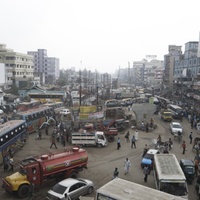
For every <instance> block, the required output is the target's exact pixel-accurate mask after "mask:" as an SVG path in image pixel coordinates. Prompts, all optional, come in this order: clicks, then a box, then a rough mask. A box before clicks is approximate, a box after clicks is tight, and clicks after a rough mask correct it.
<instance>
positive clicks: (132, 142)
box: [131, 135, 136, 148]
mask: <svg viewBox="0 0 200 200" xmlns="http://www.w3.org/2000/svg"><path fill="white" fill-rule="evenodd" d="M135 141H136V139H135V136H134V135H133V137H132V139H131V148H133V145H134V147H135V148H136V144H135Z"/></svg>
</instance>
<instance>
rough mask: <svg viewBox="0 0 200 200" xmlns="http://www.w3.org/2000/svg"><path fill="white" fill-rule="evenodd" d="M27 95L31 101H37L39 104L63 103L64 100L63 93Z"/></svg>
mask: <svg viewBox="0 0 200 200" xmlns="http://www.w3.org/2000/svg"><path fill="white" fill-rule="evenodd" d="M28 95H29V97H30V98H31V99H34V100H38V101H40V102H41V103H48V102H59V101H63V100H64V99H65V98H66V96H65V93H64V92H63V93H62V92H59V93H54V92H45V93H28Z"/></svg>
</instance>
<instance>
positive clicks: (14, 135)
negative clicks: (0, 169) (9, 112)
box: [0, 120, 27, 164]
mask: <svg viewBox="0 0 200 200" xmlns="http://www.w3.org/2000/svg"><path fill="white" fill-rule="evenodd" d="M26 133H27V131H26V123H25V121H24V120H10V121H8V122H6V123H4V124H1V125H0V164H2V163H3V157H4V156H7V155H8V156H9V152H11V154H12V155H13V154H14V153H15V152H16V151H17V150H19V149H20V148H21V147H22V146H23V145H24V143H23V142H24V139H25V138H26Z"/></svg>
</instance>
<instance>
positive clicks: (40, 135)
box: [38, 128, 42, 140]
mask: <svg viewBox="0 0 200 200" xmlns="http://www.w3.org/2000/svg"><path fill="white" fill-rule="evenodd" d="M38 139H39V140H41V139H42V131H41V129H40V128H39V129H38Z"/></svg>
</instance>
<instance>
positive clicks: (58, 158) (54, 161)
mask: <svg viewBox="0 0 200 200" xmlns="http://www.w3.org/2000/svg"><path fill="white" fill-rule="evenodd" d="M87 162H88V154H87V152H86V150H84V149H82V148H79V147H73V148H68V149H65V150H64V151H63V152H58V153H55V154H53V153H51V154H49V155H48V154H44V155H42V156H39V157H36V156H31V157H28V158H26V159H24V160H22V161H20V162H19V171H18V172H16V173H14V174H12V175H10V176H7V177H6V178H3V179H2V181H3V185H2V187H3V188H4V189H5V190H6V191H7V192H9V193H13V192H16V193H17V195H18V197H19V198H25V197H27V196H28V194H29V188H30V184H34V185H37V186H42V185H43V184H44V183H45V182H46V181H48V180H49V179H52V178H56V179H59V178H68V177H73V178H76V177H77V175H78V173H79V172H80V171H82V170H83V169H84V168H87Z"/></svg>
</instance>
